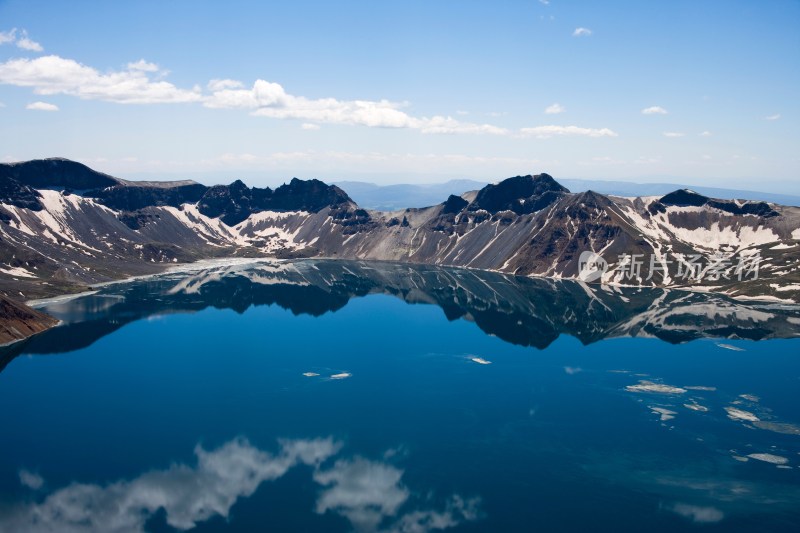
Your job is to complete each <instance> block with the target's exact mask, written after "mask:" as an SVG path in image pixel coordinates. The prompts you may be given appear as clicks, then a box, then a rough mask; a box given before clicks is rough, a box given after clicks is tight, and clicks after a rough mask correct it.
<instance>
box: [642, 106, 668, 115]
mask: <svg viewBox="0 0 800 533" xmlns="http://www.w3.org/2000/svg"><path fill="white" fill-rule="evenodd" d="M667 113H668V111H667V110H666V109H664V108H663V107H661V106H657V105H654V106H652V107H645V108H644V109H642V114H643V115H666V114H667Z"/></svg>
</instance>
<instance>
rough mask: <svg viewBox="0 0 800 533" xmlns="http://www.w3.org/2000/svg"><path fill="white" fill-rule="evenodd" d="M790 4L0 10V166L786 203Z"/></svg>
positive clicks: (795, 45)
mask: <svg viewBox="0 0 800 533" xmlns="http://www.w3.org/2000/svg"><path fill="white" fill-rule="evenodd" d="M798 25H800V2H796V1H780V0H774V1H770V2H756V1H752V2H736V1H732V0H730V1H718V2H715V1H704V2H696V1H686V2H680V1H678V2H641V1H632V2H622V1H620V2H569V1H566V0H563V1H560V0H550V1H549V2H545V1H537V0H528V1H525V2H513V1H506V2H493V3H489V2H469V1H450V2H446V1H433V2H431V1H427V2H412V1H403V2H399V1H398V2H393V1H386V2H342V3H333V2H303V1H297V2H275V3H270V4H267V3H264V2H224V3H223V2H199V1H192V2H189V1H183V2H182V1H173V2H148V1H140V2H126V3H123V2H107V3H105V4H100V3H97V2H81V1H71V2H37V1H35V0H25V1H16V0H6V1H2V0H0V103H1V104H0V160H7V161H15V160H24V159H30V158H37V157H50V156H63V157H69V158H71V159H76V160H80V161H83V162H85V163H87V164H89V165H90V166H92V167H94V168H98V169H100V170H103V171H106V172H110V173H112V174H115V175H118V176H121V177H134V178H135V177H149V178H153V177H163V178H174V177H194V178H196V179H198V180H200V181H205V182H220V181H230V180H231V179H234V178H237V177H244V178H245V180H246V181H247V182H249V183H251V184H257V185H267V184H269V185H274V184H276V183H281V182H282V181H284V180H286V179H287V178H289V177H292V176H298V177H302V178H310V177H319V178H322V179H327V180H334V179H361V180H368V181H374V182H378V183H392V182H434V181H443V180H445V179H449V178H453V177H467V178H479V179H485V180H490V181H493V180H497V179H501V178H504V177H507V176H510V175H516V174H520V173H537V172H548V173H550V174H552V175H554V176H555V177H556V178H558V177H573V178H587V179H618V180H628V181H641V182H647V181H676V180H677V181H681V182H684V183H691V184H697V185H716V186H728V187H738V188H749V189H760V190H769V191H779V192H786V193H789V192H792V193H800V180H798V179H797V178H798V171H799V170H800V155H798V154H800V133H798V122H799V121H798V116H800V98H798V96H800V31H798V29H797V28H798Z"/></svg>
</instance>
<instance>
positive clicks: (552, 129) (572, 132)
mask: <svg viewBox="0 0 800 533" xmlns="http://www.w3.org/2000/svg"><path fill="white" fill-rule="evenodd" d="M519 132H520V134H521V135H522V136H523V137H535V138H537V139H548V138H550V137H557V136H558V137H563V136H577V137H617V134H616V133H615V132H613V131H611V130H610V129H608V128H581V127H578V126H536V127H534V128H522V129H520V130H519Z"/></svg>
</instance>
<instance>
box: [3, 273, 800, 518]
mask: <svg viewBox="0 0 800 533" xmlns="http://www.w3.org/2000/svg"><path fill="white" fill-rule="evenodd" d="M44 308H45V309H46V310H47V311H49V312H51V313H53V314H55V315H57V316H59V317H60V318H62V319H64V320H65V324H64V325H63V326H61V327H59V328H56V329H55V330H51V331H50V332H47V333H45V334H42V335H39V336H37V337H35V338H34V339H32V340H31V341H29V342H28V343H27V344H24V345H22V346H16V347H14V349H13V350H9V349H7V350H6V352H5V355H4V361H5V364H6V366H5V368H4V369H3V370H2V372H0V404H1V405H3V406H4V408H3V409H2V410H1V411H0V427H2V428H3V429H2V439H0V531H66V532H68V531H176V530H178V531H184V530H191V531H264V530H270V531H326V532H329V531H353V530H355V531H404V532H417V531H438V530H452V531H644V530H647V531H676V530H705V531H797V530H798V528H799V527H800V434H799V433H800V426H798V424H800V392H798V391H800V340H798V339H797V338H786V337H796V336H797V334H798V329H799V328H800V325H798V324H800V320H798V311H797V310H796V309H792V308H789V307H785V306H774V305H772V306H757V305H754V306H737V304H735V303H731V302H730V301H724V300H721V299H718V298H714V297H703V296H698V295H686V294H683V295H682V294H675V293H664V292H663V291H661V292H658V291H651V292H646V291H645V292H642V291H631V292H629V293H623V294H617V293H613V292H608V291H603V290H601V289H598V288H596V287H595V288H587V287H585V286H579V285H576V284H569V283H555V282H545V281H540V280H520V279H514V278H506V277H504V276H499V275H495V274H483V273H475V272H471V271H458V270H443V269H435V268H433V267H415V268H412V267H402V266H399V265H370V264H367V263H353V264H349V263H337V262H301V263H298V264H296V265H286V264H284V265H279V266H274V265H272V266H263V265H262V266H256V267H235V268H216V269H212V270H210V271H204V272H194V273H191V274H171V275H167V276H162V277H160V278H156V279H154V280H149V281H139V282H134V283H128V284H120V285H114V286H109V287H106V288H104V289H103V290H101V291H100V292H99V293H98V294H95V295H91V296H86V297H82V298H79V299H73V300H70V301H67V302H60V303H51V304H48V305H46V306H45V307H44ZM633 334H635V335H637V336H636V337H630V336H628V335H633ZM728 337H731V338H728ZM745 338H751V339H761V340H745ZM662 339H666V340H662ZM668 341H669V342H668ZM684 341H685V342H684ZM674 342H678V344H673V343H674Z"/></svg>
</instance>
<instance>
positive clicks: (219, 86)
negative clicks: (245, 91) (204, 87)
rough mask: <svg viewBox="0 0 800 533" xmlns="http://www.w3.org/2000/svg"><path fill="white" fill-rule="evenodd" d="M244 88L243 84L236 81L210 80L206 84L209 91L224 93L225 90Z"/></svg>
mask: <svg viewBox="0 0 800 533" xmlns="http://www.w3.org/2000/svg"><path fill="white" fill-rule="evenodd" d="M242 87H244V83H242V82H240V81H237V80H227V79H225V80H211V81H210V82H208V88H209V90H210V91H212V92H215V91H224V90H225V89H241V88H242Z"/></svg>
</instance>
